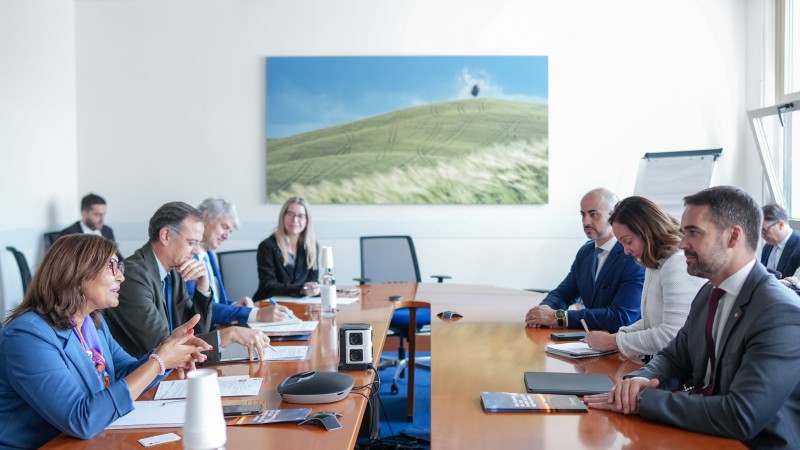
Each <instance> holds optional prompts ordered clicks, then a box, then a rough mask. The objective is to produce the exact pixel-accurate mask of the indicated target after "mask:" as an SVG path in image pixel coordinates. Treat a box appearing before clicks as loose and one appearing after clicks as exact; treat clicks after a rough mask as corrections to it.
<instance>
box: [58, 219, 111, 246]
mask: <svg viewBox="0 0 800 450" xmlns="http://www.w3.org/2000/svg"><path fill="white" fill-rule="evenodd" d="M81 233H83V228H81V223H80V221H78V222H75V223H73V224H72V225H70V226H68V227H67V228H64V229H63V230H61V236H66V235H68V234H81ZM100 234H102V235H103V237H104V238H106V239H108V240H109V241H114V242H117V240H116V239H114V230H112V229H111V227H109V226H105V225H103V228H101V229H100Z"/></svg>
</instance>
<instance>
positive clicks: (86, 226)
mask: <svg viewBox="0 0 800 450" xmlns="http://www.w3.org/2000/svg"><path fill="white" fill-rule="evenodd" d="M106 212H107V206H106V201H105V199H104V198H103V197H100V196H99V195H97V194H88V195H86V196H85V197H83V199H81V220H79V221H77V222H75V223H73V224H72V225H70V226H68V227H67V228H64V229H63V230H61V235H62V236H65V235H68V234H80V233H84V234H96V235H98V236H103V237H104V238H106V239H108V240H109V241H115V239H114V230H112V229H111V227H109V226H106V225H105V221H106ZM115 242H116V241H115Z"/></svg>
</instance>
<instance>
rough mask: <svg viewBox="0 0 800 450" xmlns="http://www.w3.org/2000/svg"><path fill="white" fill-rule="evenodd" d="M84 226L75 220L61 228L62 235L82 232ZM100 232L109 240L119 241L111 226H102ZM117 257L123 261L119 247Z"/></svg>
mask: <svg viewBox="0 0 800 450" xmlns="http://www.w3.org/2000/svg"><path fill="white" fill-rule="evenodd" d="M82 233H83V228H81V222H80V221H78V222H75V223H73V224H72V225H70V226H68V227H67V228H64V229H63V230H61V236H66V235H68V234H82ZM100 234H101V235H103V237H104V238H106V239H108V240H109V241H113V242H115V243H116V242H117V240H116V238H114V230H112V229H111V227H109V226H106V225H103V228H100ZM59 237H60V236H59ZM117 259H119V260H120V261H122V260H123V259H124V258H123V257H122V253H120V252H119V249H117Z"/></svg>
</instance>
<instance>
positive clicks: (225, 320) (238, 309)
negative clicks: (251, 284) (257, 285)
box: [186, 198, 290, 326]
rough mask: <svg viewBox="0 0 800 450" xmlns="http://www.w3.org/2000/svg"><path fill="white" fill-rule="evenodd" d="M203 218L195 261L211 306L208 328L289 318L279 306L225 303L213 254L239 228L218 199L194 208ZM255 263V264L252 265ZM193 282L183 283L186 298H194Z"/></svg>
mask: <svg viewBox="0 0 800 450" xmlns="http://www.w3.org/2000/svg"><path fill="white" fill-rule="evenodd" d="M197 210H198V211H199V212H200V213H201V214H202V215H203V225H204V228H203V248H202V249H201V250H200V252H199V254H198V255H197V259H199V260H200V261H202V262H203V264H204V265H205V267H206V271H207V272H208V277H209V282H210V284H211V287H212V297H213V298H214V303H212V305H211V311H212V314H211V325H212V326H218V325H246V324H247V323H248V322H280V321H282V320H286V319H288V318H289V312H290V311H289V308H287V307H285V306H283V305H269V306H265V307H261V308H257V307H254V304H253V300H252V299H251V298H250V297H247V296H245V297H242V298H240V299H238V300H235V301H234V300H233V299H229V298H228V296H227V293H226V292H225V285H224V284H223V283H222V277H221V274H220V271H219V263H218V261H217V256H216V254H215V251H216V250H217V249H218V248H219V247H220V246H221V245H222V243H223V242H225V241H227V240H228V238H229V237H230V235H231V233H233V231H234V230H235V229H236V228H238V227H239V215H238V213H237V212H236V206H234V205H233V203H231V202H228V201H226V200H224V199H221V198H207V199H205V200H203V202H202V203H200V205H199V206H198V207H197ZM253 263H255V260H254V261H253ZM195 284H196V283H195V282H194V281H187V282H186V287H187V288H188V289H189V295H193V294H194V290H195Z"/></svg>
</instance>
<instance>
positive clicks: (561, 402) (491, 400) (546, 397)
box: [481, 392, 589, 413]
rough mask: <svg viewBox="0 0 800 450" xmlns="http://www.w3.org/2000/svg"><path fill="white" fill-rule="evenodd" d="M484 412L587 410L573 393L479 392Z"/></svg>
mask: <svg viewBox="0 0 800 450" xmlns="http://www.w3.org/2000/svg"><path fill="white" fill-rule="evenodd" d="M481 406H483V410H484V411H486V412H584V413H585V412H589V410H588V409H587V408H586V405H584V404H583V402H582V401H581V400H580V399H579V398H578V397H576V396H574V395H555V394H526V393H517V392H481Z"/></svg>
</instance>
